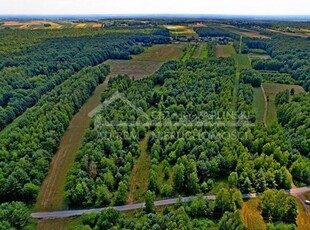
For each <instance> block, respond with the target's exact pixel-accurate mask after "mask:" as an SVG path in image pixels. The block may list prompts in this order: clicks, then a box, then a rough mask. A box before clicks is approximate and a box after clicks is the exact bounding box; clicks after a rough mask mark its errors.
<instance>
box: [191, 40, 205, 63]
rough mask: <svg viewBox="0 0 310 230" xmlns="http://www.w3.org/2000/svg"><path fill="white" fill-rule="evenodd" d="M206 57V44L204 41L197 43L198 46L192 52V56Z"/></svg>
mask: <svg viewBox="0 0 310 230" xmlns="http://www.w3.org/2000/svg"><path fill="white" fill-rule="evenodd" d="M207 57H208V45H207V43H206V42H201V43H199V44H198V48H197V49H196V52H195V54H194V58H198V59H206V58H207Z"/></svg>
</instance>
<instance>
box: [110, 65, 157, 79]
mask: <svg viewBox="0 0 310 230" xmlns="http://www.w3.org/2000/svg"><path fill="white" fill-rule="evenodd" d="M106 64H108V65H109V66H110V69H111V77H116V76H117V75H124V74H127V75H128V76H130V77H134V79H136V80H138V79H142V78H144V77H146V76H149V75H151V74H152V73H154V72H155V71H156V70H158V69H159V68H160V66H161V65H162V62H159V61H135V60H108V61H106Z"/></svg>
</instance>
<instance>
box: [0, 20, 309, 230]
mask: <svg viewBox="0 0 310 230" xmlns="http://www.w3.org/2000/svg"><path fill="white" fill-rule="evenodd" d="M220 23H223V24H221V25H220ZM261 23H262V22H257V21H250V20H249V21H242V20H240V21H239V20H238V21H237V20H227V21H225V20H223V21H219V20H214V21H213V20H202V19H201V20H200V19H199V20H198V19H182V20H179V19H152V20H151V19H150V20H146V19H145V20H144V19H143V20H142V19H128V20H126V19H113V20H112V19H111V20H110V19H102V20H101V19H100V20H99V19H98V22H97V21H96V20H95V19H94V21H90V20H89V21H88V20H86V19H71V20H68V21H65V20H59V21H57V20H55V21H54V20H51V21H49V20H48V19H46V20H38V21H27V20H24V21H21V22H16V21H3V22H0V27H1V28H7V29H1V30H0V35H1V36H0V53H1V55H0V118H1V119H0V138H1V142H0V184H1V187H0V198H1V199H0V200H1V201H0V229H2V228H3V229H34V228H37V229H39V230H41V229H48V230H49V229H136V230H140V229H150V228H151V227H153V226H155V227H156V226H157V228H158V229H170V228H173V229H174V228H176V229H212V230H215V229H225V230H226V229H227V230H230V229H244V228H248V229H250V230H251V229H253V230H256V229H257V230H260V229H262V230H265V229H277V228H278V229H282V228H285V227H287V228H289V227H291V228H292V229H294V227H295V226H296V228H297V229H301V230H304V229H307V230H308V229H309V220H310V218H309V215H310V213H308V212H307V206H305V205H303V203H301V202H303V200H304V199H305V198H306V199H310V195H309V194H310V192H309V191H310V188H309V186H308V184H309V183H310V181H309V178H310V161H309V151H310V149H309V142H308V140H309V135H308V134H309V132H307V131H308V123H307V122H308V120H309V116H310V114H309V111H308V107H309V106H308V105H309V102H310V100H309V93H308V92H305V91H309V90H310V79H309V76H308V72H307V71H308V70H309V68H310V66H309V62H308V60H309V59H310V45H309V41H308V40H306V39H304V38H300V37H289V36H286V35H282V34H277V35H275V34H272V33H267V32H266V34H268V36H267V35H262V34H260V33H259V31H255V28H265V27H264V26H266V28H274V27H272V26H274V25H276V24H277V23H278V22H274V23H273V22H263V24H261ZM265 23H266V24H265ZM267 23H270V25H269V24H268V25H267ZM294 23H295V22H294ZM296 23H297V24H298V22H296ZM224 24H225V25H224ZM103 25H106V27H103ZM233 25H235V26H233ZM300 25H301V27H303V28H304V30H305V33H306V32H307V31H306V30H307V28H308V27H307V26H304V24H300ZM243 26H244V27H245V28H254V29H253V30H252V29H240V28H243ZM8 27H9V28H11V29H9V28H8ZM239 27H240V28H239ZM17 28H19V29H17ZM99 28H100V29H99ZM198 34H199V37H198ZM269 35H270V36H271V37H272V39H269V38H270V37H269ZM181 37H182V38H183V39H179V40H176V39H175V38H181ZM188 38H190V39H188ZM222 44H226V45H222ZM268 54H270V56H269V55H268ZM262 82H263V83H262ZM267 82H268V83H267ZM275 82H278V83H280V82H284V83H288V84H278V83H275ZM261 84H262V87H261V88H259V87H258V86H260V85H261ZM294 84H300V85H303V87H302V86H299V85H294ZM292 88H294V90H295V94H298V95H295V96H288V94H283V95H284V96H283V95H282V94H279V95H280V96H281V97H280V96H277V100H276V101H277V104H281V105H279V106H278V107H276V106H275V96H276V94H277V93H278V92H281V91H283V90H285V89H288V90H291V89H292ZM292 94H293V92H292ZM282 96H283V98H282ZM288 98H289V99H288ZM267 99H268V103H267ZM279 101H280V102H281V103H278V102H279ZM276 109H277V110H278V114H279V117H278V118H279V121H278V120H277V111H276ZM267 112H268V113H267ZM254 117H255V118H256V119H254ZM266 117H267V123H268V125H266ZM262 123H263V124H264V125H262ZM271 124H272V125H271ZM296 181H297V182H296ZM293 182H294V183H295V182H296V185H297V186H298V187H300V188H296V186H295V185H294V183H293ZM307 186H308V187H307ZM288 189H292V190H291V193H290V194H294V195H295V196H296V197H297V198H298V200H297V199H295V198H293V197H292V196H290V195H289V194H287V193H289V192H288V191H287V190H288ZM304 193H305V194H304ZM303 196H305V198H304V197H303ZM109 207H111V208H109ZM97 208H98V209H97ZM99 208H104V209H100V210H99ZM53 211H57V212H53ZM58 211H59V212H58ZM93 211H96V213H92V212H93ZM31 212H32V213H31ZM30 213H31V216H30ZM85 213H88V214H85ZM90 213H92V214H90ZM75 215H81V216H80V217H75ZM49 217H52V218H55V219H49ZM63 217H65V218H63ZM35 225H37V226H35Z"/></svg>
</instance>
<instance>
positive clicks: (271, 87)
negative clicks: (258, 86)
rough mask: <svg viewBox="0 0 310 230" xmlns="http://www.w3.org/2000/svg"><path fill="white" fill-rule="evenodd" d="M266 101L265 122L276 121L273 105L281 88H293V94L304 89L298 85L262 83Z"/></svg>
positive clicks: (275, 110)
mask: <svg viewBox="0 0 310 230" xmlns="http://www.w3.org/2000/svg"><path fill="white" fill-rule="evenodd" d="M262 85H263V87H264V90H265V93H266V96H267V101H268V106H267V108H268V112H267V124H271V123H273V122H277V121H278V119H277V108H276V105H275V97H276V94H277V93H279V92H281V91H283V90H286V89H288V90H291V89H292V88H293V89H294V90H295V94H298V93H302V92H304V91H305V90H304V89H303V88H302V87H301V86H299V85H288V84H277V83H262Z"/></svg>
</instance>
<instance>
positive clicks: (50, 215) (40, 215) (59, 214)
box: [31, 186, 310, 219]
mask: <svg viewBox="0 0 310 230" xmlns="http://www.w3.org/2000/svg"><path fill="white" fill-rule="evenodd" d="M285 192H286V193H287V194H290V195H292V196H298V195H300V194H302V193H305V192H310V186H307V187H302V188H295V189H290V190H285ZM242 196H243V198H244V199H251V198H256V197H258V196H259V194H258V193H251V194H242ZM215 197H216V196H215V195H209V196H204V197H203V198H204V199H206V200H215ZM196 198H197V197H196V196H192V197H183V198H182V200H183V202H188V201H190V200H191V199H196ZM177 201H178V198H173V199H166V200H158V201H155V202H154V205H155V206H163V205H170V204H175V203H177ZM143 207H144V203H137V204H129V205H122V206H114V207H112V208H114V209H116V210H118V211H129V210H134V209H140V208H143ZM107 208H110V207H105V208H95V209H81V210H64V211H53V212H34V213H32V214H31V216H32V217H33V218H36V219H56V218H65V217H71V216H80V215H82V214H90V213H93V212H94V213H99V212H101V211H102V210H104V209H107Z"/></svg>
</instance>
